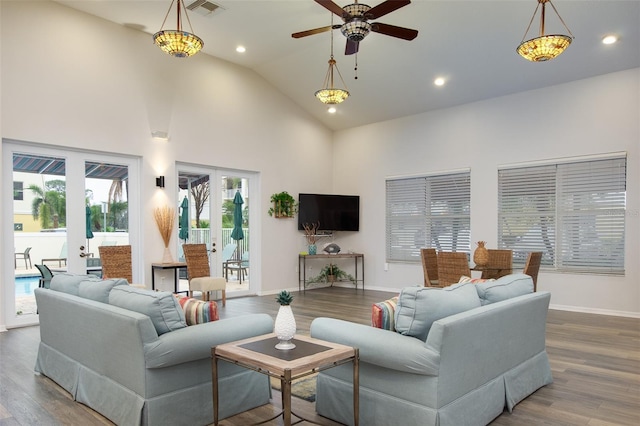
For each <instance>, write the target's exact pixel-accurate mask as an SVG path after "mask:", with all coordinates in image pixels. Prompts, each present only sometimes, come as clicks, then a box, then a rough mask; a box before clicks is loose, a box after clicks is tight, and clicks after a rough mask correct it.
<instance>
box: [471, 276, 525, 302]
mask: <svg viewBox="0 0 640 426" xmlns="http://www.w3.org/2000/svg"><path fill="white" fill-rule="evenodd" d="M476 291H477V292H478V297H480V302H482V304H483V305H488V304H490V303H495V302H500V301H501V300H506V299H511V298H512V297H516V296H522V295H523V294H528V293H533V279H532V278H531V277H530V276H529V275H527V274H509V275H505V276H504V277H500V278H498V279H497V280H495V281H487V282H485V283H479V284H476Z"/></svg>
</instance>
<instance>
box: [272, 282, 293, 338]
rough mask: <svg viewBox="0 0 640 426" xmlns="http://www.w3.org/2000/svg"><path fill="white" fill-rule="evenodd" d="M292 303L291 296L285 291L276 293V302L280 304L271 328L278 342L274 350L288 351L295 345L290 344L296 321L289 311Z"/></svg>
mask: <svg viewBox="0 0 640 426" xmlns="http://www.w3.org/2000/svg"><path fill="white" fill-rule="evenodd" d="M292 301H293V296H292V295H291V293H289V292H288V291H287V290H282V291H281V292H280V293H278V297H276V302H278V303H279V304H280V309H278V315H277V316H276V321H275V324H274V327H273V332H274V333H275V334H276V337H277V338H278V340H279V341H280V342H279V343H278V344H277V345H276V349H281V350H289V349H293V348H295V347H296V345H295V344H294V343H293V342H291V340H292V339H293V336H294V335H295V334H296V319H295V318H294V316H293V311H291V302H292Z"/></svg>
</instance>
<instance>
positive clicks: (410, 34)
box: [371, 22, 418, 40]
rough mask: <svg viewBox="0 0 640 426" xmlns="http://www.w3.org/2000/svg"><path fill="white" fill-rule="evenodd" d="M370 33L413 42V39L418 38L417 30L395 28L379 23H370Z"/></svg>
mask: <svg viewBox="0 0 640 426" xmlns="http://www.w3.org/2000/svg"><path fill="white" fill-rule="evenodd" d="M371 31H373V32H375V33H380V34H385V35H388V36H391V37H396V38H401V39H404V40H413V39H414V38H416V37H418V30H412V29H409V28H404V27H396V26H395V25H389V24H382V23H380V22H374V23H372V24H371Z"/></svg>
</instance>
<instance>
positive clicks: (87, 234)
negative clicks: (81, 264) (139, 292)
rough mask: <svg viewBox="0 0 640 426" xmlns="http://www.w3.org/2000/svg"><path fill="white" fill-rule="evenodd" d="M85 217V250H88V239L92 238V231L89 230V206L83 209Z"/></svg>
mask: <svg viewBox="0 0 640 426" xmlns="http://www.w3.org/2000/svg"><path fill="white" fill-rule="evenodd" d="M85 217H86V224H85V227H86V230H85V232H86V236H87V252H88V251H89V240H90V239H91V238H93V232H92V231H91V207H89V206H87V207H86V210H85Z"/></svg>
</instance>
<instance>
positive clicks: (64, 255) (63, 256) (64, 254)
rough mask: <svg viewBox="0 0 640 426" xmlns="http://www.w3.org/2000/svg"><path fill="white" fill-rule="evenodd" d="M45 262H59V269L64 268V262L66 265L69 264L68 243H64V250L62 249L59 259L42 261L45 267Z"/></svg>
mask: <svg viewBox="0 0 640 426" xmlns="http://www.w3.org/2000/svg"><path fill="white" fill-rule="evenodd" d="M45 262H58V267H59V268H60V267H62V262H64V264H65V265H66V264H67V242H66V241H65V242H64V243H62V248H60V255H59V256H58V257H54V258H49V259H42V264H43V265H44V263H45Z"/></svg>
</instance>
